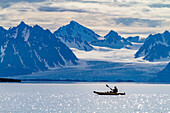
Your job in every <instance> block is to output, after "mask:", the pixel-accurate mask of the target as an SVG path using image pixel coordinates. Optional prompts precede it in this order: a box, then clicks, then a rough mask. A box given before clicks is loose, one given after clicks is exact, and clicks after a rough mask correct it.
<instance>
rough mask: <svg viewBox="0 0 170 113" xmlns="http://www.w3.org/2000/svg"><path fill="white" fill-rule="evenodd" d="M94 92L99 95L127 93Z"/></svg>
mask: <svg viewBox="0 0 170 113" xmlns="http://www.w3.org/2000/svg"><path fill="white" fill-rule="evenodd" d="M93 92H94V93H96V94H98V95H125V93H113V92H97V91H93Z"/></svg>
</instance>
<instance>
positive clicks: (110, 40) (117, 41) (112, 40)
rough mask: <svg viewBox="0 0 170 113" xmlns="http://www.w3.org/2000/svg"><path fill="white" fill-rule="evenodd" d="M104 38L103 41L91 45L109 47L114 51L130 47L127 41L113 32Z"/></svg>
mask: <svg viewBox="0 0 170 113" xmlns="http://www.w3.org/2000/svg"><path fill="white" fill-rule="evenodd" d="M104 38H105V39H103V40H97V41H92V42H91V44H92V45H95V46H101V47H110V48H115V49H120V48H123V47H128V46H132V44H131V43H130V42H129V41H127V40H126V39H125V38H122V37H121V36H119V35H118V33H117V32H115V31H113V30H111V31H110V32H109V33H108V34H107V35H106V36H104Z"/></svg>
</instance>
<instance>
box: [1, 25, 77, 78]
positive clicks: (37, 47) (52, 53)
mask: <svg viewBox="0 0 170 113" xmlns="http://www.w3.org/2000/svg"><path fill="white" fill-rule="evenodd" d="M0 47H1V51H0V61H1V62H0V67H1V68H0V75H1V76H14V75H15V76H16V75H21V74H30V73H32V72H38V71H45V70H48V69H49V68H56V67H60V66H64V65H71V64H77V62H76V60H78V59H77V58H76V56H75V55H74V54H73V53H72V51H71V50H70V49H69V48H68V47H67V46H66V45H65V44H64V43H62V42H61V41H60V40H59V39H57V38H56V37H55V36H54V35H53V34H52V33H51V32H50V31H49V30H44V29H43V28H41V27H40V26H38V25H35V26H33V27H31V26H28V25H26V24H25V23H24V22H21V23H20V24H19V25H18V26H17V27H13V28H10V29H9V30H5V29H3V28H2V27H0Z"/></svg>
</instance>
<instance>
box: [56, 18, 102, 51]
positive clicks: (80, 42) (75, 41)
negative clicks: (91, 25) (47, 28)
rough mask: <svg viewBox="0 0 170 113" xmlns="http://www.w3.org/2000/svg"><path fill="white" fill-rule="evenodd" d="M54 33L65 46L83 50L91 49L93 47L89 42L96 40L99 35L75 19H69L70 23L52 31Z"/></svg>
mask: <svg viewBox="0 0 170 113" xmlns="http://www.w3.org/2000/svg"><path fill="white" fill-rule="evenodd" d="M54 35H55V36H56V37H59V38H60V39H61V41H62V42H64V43H65V44H66V45H67V46H69V47H71V48H77V49H79V50H85V51H91V50H92V49H93V47H92V46H91V45H90V44H89V42H91V41H94V40H97V38H98V37H100V36H99V35H98V34H95V32H93V31H92V30H90V29H88V28H86V27H84V26H82V25H80V24H79V23H77V22H75V21H71V22H70V24H68V25H66V26H63V27H60V28H59V29H58V30H57V31H55V32H54Z"/></svg>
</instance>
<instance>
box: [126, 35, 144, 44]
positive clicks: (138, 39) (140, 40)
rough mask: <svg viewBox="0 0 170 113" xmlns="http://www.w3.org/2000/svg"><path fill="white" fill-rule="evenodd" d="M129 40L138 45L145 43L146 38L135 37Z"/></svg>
mask: <svg viewBox="0 0 170 113" xmlns="http://www.w3.org/2000/svg"><path fill="white" fill-rule="evenodd" d="M127 40H128V41H129V42H136V43H143V42H144V41H145V39H144V38H139V36H134V37H132V36H130V37H128V38H127Z"/></svg>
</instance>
